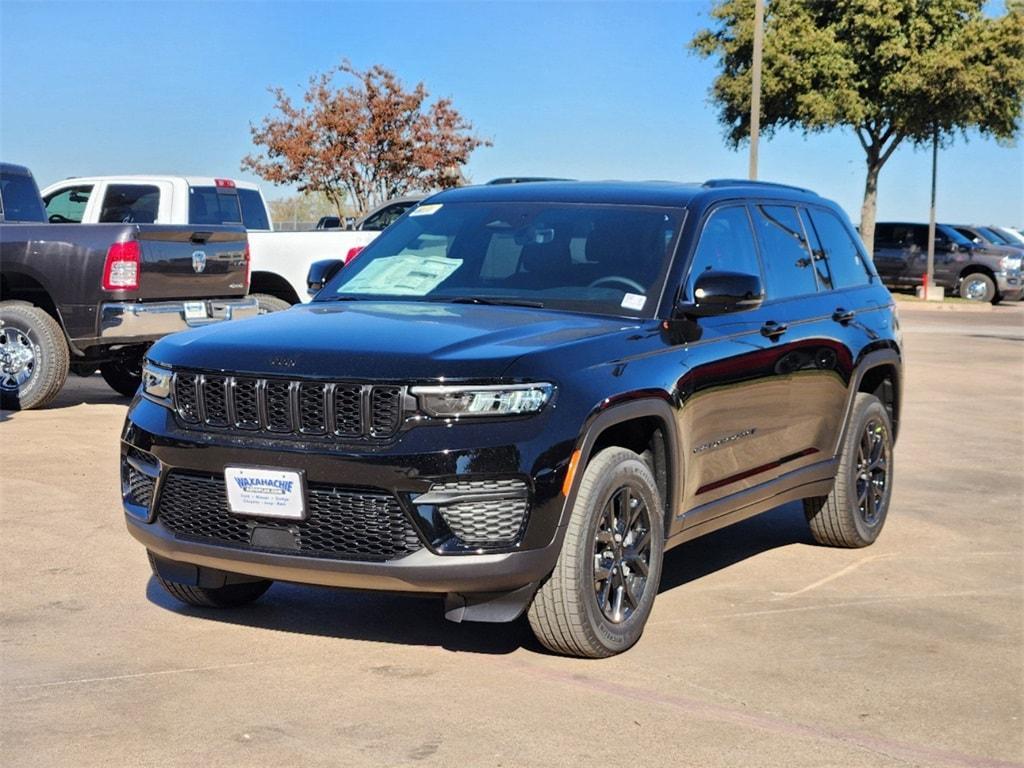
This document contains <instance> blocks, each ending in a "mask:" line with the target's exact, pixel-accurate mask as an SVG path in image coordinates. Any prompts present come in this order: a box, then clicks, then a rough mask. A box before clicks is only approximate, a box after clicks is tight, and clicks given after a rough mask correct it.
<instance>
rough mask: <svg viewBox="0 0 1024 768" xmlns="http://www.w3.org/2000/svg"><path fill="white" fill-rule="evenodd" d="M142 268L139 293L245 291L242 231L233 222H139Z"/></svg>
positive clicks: (221, 294)
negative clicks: (211, 224)
mask: <svg viewBox="0 0 1024 768" xmlns="http://www.w3.org/2000/svg"><path fill="white" fill-rule="evenodd" d="M137 238H138V241H139V245H140V247H141V249H142V270H141V281H140V284H139V292H138V298H140V299H143V300H158V299H202V298H228V297H232V296H244V295H245V293H246V290H247V289H248V285H247V280H248V266H247V264H246V242H247V240H246V233H245V230H244V229H242V228H241V227H240V226H236V227H222V226H215V227H206V228H199V227H188V226H170V225H145V224H143V225H139V228H138V235H137Z"/></svg>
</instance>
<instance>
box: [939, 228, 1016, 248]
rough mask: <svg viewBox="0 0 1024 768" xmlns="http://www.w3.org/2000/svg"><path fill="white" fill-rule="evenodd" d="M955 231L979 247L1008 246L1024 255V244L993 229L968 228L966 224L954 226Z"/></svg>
mask: <svg viewBox="0 0 1024 768" xmlns="http://www.w3.org/2000/svg"><path fill="white" fill-rule="evenodd" d="M952 226H953V229H955V230H956V231H957V232H959V233H960V234H961V235H963V236H964V237H966V238H967V239H968V240H970V241H971V242H972V243H975V244H977V245H999V246H1007V247H1010V248H1013V249H1015V250H1017V251H1018V252H1020V253H1024V243H1018V242H1017V241H1015V240H1012V239H1011V238H1009V237H1007V236H1005V235H1003V234H1001V233H999V232H998V231H996V230H995V229H994V228H993V227H979V226H967V225H966V224H954V225H952Z"/></svg>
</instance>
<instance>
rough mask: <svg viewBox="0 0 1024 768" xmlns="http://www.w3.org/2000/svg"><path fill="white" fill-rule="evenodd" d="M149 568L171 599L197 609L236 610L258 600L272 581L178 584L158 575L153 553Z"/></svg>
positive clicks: (149, 553)
mask: <svg viewBox="0 0 1024 768" xmlns="http://www.w3.org/2000/svg"><path fill="white" fill-rule="evenodd" d="M147 554H148V555H149V566H150V568H152V569H153V578H155V579H156V580H157V582H158V583H159V584H160V586H161V587H163V588H164V590H165V591H166V592H167V594H169V595H170V596H171V597H173V598H175V599H176V600H180V601H181V602H183V603H185V604H187V605H194V606H196V607H197V608H237V607H239V606H242V605H248V604H249V603H252V602H255V601H256V600H259V599H260V598H261V597H262V596H263V593H265V592H266V591H267V590H268V589H270V585H271V584H273V583H274V582H273V581H268V580H265V579H264V580H261V581H246V582H242V583H241V584H228V585H226V586H223V587H216V588H211V587H193V586H191V585H190V584H180V583H178V582H177V581H170V580H169V579H165V578H164V577H163V576H161V575H160V574H159V572H158V571H157V569H156V563H154V562H153V553H152V552H148V551H147Z"/></svg>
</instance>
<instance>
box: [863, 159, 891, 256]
mask: <svg viewBox="0 0 1024 768" xmlns="http://www.w3.org/2000/svg"><path fill="white" fill-rule="evenodd" d="M884 162H885V161H884V160H882V159H881V158H880V157H879V153H878V151H877V150H875V149H874V148H873V147H872V148H871V149H869V150H868V156H867V166H868V175H867V178H866V179H865V181H864V202H863V204H862V205H861V207H860V239H861V240H863V241H864V247H865V248H867V251H868V253H869V254H873V253H874V251H875V212H876V208H877V206H878V172H879V171H881V170H882V164H883V163H884Z"/></svg>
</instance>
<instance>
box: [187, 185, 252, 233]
mask: <svg viewBox="0 0 1024 768" xmlns="http://www.w3.org/2000/svg"><path fill="white" fill-rule="evenodd" d="M188 192H189V195H188V223H189V224H241V223H242V210H241V208H240V207H239V205H238V194H237V193H236V192H235V191H234V190H232V191H230V192H218V191H217V188H216V187H189V190H188Z"/></svg>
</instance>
